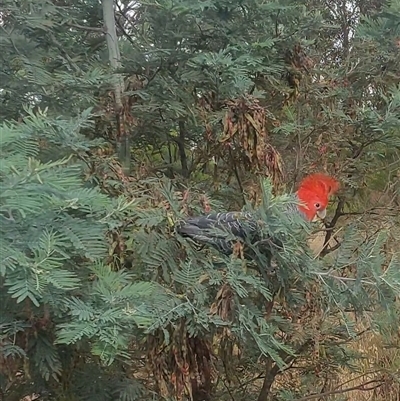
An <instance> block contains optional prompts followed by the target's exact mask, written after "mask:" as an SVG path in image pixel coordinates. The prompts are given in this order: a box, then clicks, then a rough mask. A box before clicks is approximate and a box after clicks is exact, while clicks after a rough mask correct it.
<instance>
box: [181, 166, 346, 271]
mask: <svg viewBox="0 0 400 401" xmlns="http://www.w3.org/2000/svg"><path fill="white" fill-rule="evenodd" d="M339 187H340V184H339V181H338V180H336V179H335V178H333V177H331V176H329V175H326V174H323V173H314V174H310V175H308V176H306V177H305V178H304V179H303V180H302V181H301V182H300V185H299V187H298V190H297V192H296V196H297V200H298V204H297V205H295V207H294V206H293V204H292V205H288V206H283V207H284V208H286V209H285V210H283V211H284V212H285V213H299V214H300V215H301V216H302V217H303V218H304V220H305V221H309V222H312V221H315V220H318V219H322V220H323V219H325V217H326V208H327V206H328V203H329V198H330V196H332V195H333V194H335V193H336V192H337V191H338V190H339ZM175 231H176V233H177V234H178V235H180V236H181V237H183V238H189V239H191V240H192V241H193V242H194V243H196V244H197V245H200V246H206V245H209V246H212V247H214V248H215V249H216V250H218V251H219V252H221V253H222V254H224V255H231V254H232V253H233V252H234V249H235V244H237V243H238V242H239V243H243V244H244V245H245V244H246V243H247V244H251V245H260V247H259V251H260V252H261V253H263V254H265V255H266V256H267V258H268V261H269V262H268V263H269V264H270V260H271V247H273V246H276V247H282V240H281V239H279V238H272V237H267V238H263V236H262V233H261V229H260V225H259V219H258V218H257V216H256V215H255V214H253V213H252V212H248V211H242V212H234V211H233V212H223V213H209V214H205V215H201V216H194V217H188V218H186V219H183V220H181V221H178V222H177V224H176V226H175ZM250 248H252V246H251V247H250ZM250 248H249V247H247V250H245V252H244V256H245V258H246V259H254V258H255V255H254V248H253V251H251V249H250Z"/></svg>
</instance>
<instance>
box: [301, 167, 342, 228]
mask: <svg viewBox="0 0 400 401" xmlns="http://www.w3.org/2000/svg"><path fill="white" fill-rule="evenodd" d="M338 189H339V182H338V181H337V180H336V179H335V178H333V177H330V176H328V175H325V174H321V173H317V174H311V175H309V176H307V177H305V178H304V179H303V181H301V183H300V186H299V189H298V190H297V196H298V198H299V200H300V202H301V205H300V206H299V209H300V211H301V212H303V213H304V215H305V216H306V218H307V220H309V221H313V220H315V219H316V218H317V217H318V218H320V219H324V218H325V216H326V208H327V206H328V202H329V197H330V196H331V195H333V194H334V193H335V192H336V191H337V190H338Z"/></svg>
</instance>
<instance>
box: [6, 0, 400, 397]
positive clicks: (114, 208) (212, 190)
mask: <svg viewBox="0 0 400 401" xmlns="http://www.w3.org/2000/svg"><path fill="white" fill-rule="evenodd" d="M3 3H4V4H3V5H2V6H3V8H2V12H1V18H2V22H1V29H2V32H3V34H4V35H2V37H1V39H0V50H1V52H0V53H1V54H0V58H1V64H2V69H1V71H0V82H1V84H0V86H1V88H0V101H1V107H0V116H1V118H2V124H1V132H0V143H1V147H0V157H1V163H0V180H1V189H2V191H1V194H0V219H1V224H0V233H1V235H0V255H1V263H0V290H1V291H0V304H1V305H2V308H1V313H0V328H1V330H0V362H1V363H0V386H1V392H2V393H1V394H0V396H4V397H5V398H6V399H10V400H16V401H17V400H18V401H19V400H20V399H22V398H23V397H24V396H25V395H27V394H31V393H33V392H37V393H40V394H41V396H42V398H45V397H47V398H48V399H52V400H64V399H68V400H82V401H83V400H85V401H86V400H114V399H119V400H123V401H130V400H132V401H133V400H139V399H141V400H150V399H154V400H155V399H161V397H164V398H167V395H168V396H170V398H171V397H172V399H177V398H179V396H181V395H182V393H183V391H184V390H183V389H186V390H187V389H190V390H191V391H193V392H194V394H193V398H196V397H197V398H198V399H204V398H206V395H207V396H209V397H212V398H215V399H219V400H222V401H223V400H225V399H228V398H229V399H233V398H235V399H236V400H239V399H244V398H248V397H249V396H252V397H253V396H254V398H255V397H257V396H258V398H259V399H265V400H269V399H273V398H274V399H275V398H276V399H292V398H301V397H304V396H305V395H309V394H310V392H311V393H313V392H323V390H322V389H324V388H326V387H327V386H331V387H334V386H336V387H340V386H341V383H340V381H339V379H338V377H339V376H338V375H339V372H340V371H342V370H343V369H347V370H346V374H347V373H348V374H350V373H351V372H354V371H356V370H357V369H359V366H360V365H359V360H360V359H361V358H365V357H368V354H367V353H366V352H365V351H362V350H359V352H358V350H357V349H355V347H354V344H355V343H356V341H357V338H359V337H360V336H361V335H362V333H363V329H365V328H366V330H368V331H369V332H374V333H376V334H380V335H381V338H382V339H384V341H385V343H386V344H389V345H390V346H392V347H396V346H398V344H396V341H395V338H396V336H397V334H395V333H397V328H398V315H399V313H398V305H397V303H396V297H397V296H398V294H399V292H400V273H399V272H400V269H399V267H400V266H399V260H400V259H399V256H398V255H397V254H396V253H395V252H392V250H391V249H390V236H391V235H392V236H395V237H396V236H397V237H396V238H398V235H399V234H398V213H397V211H398V203H396V196H397V197H398V193H399V191H398V185H397V184H398V183H397V181H396V178H395V177H396V174H395V173H396V171H397V169H398V168H399V158H398V154H397V150H398V147H399V145H400V136H399V126H400V124H399V118H400V113H399V110H400V109H399V105H400V103H399V100H400V89H399V87H398V82H399V79H398V78H399V77H398V65H399V54H400V53H399V51H398V50H399V43H398V38H399V25H398V17H399V5H398V1H397V2H396V1H392V2H390V3H388V4H383V2H379V1H378V2H375V1H365V2H354V4H353V7H345V6H344V4H343V7H341V4H339V3H337V2H334V1H328V2H326V1H324V2H321V1H300V0H299V1H290V2H289V1H286V0H279V1H268V2H260V1H254V0H241V1H236V0H230V1H221V0H218V1H214V0H208V1H202V2H198V1H188V0H179V1H174V2H171V1H164V0H162V1H152V0H150V1H146V2H139V3H135V4H133V3H132V2H130V1H121V2H119V3H118V7H117V8H118V18H117V20H118V21H117V22H118V23H117V29H118V33H119V34H120V41H119V42H120V43H119V44H120V49H121V55H122V69H121V73H122V74H123V76H124V78H125V84H126V86H125V89H126V91H125V92H124V94H123V101H124V106H125V108H124V110H123V111H124V115H123V117H124V118H125V119H124V118H123V119H122V120H123V121H122V122H123V123H124V124H125V129H126V131H127V132H128V133H129V134H130V138H129V139H130V141H131V145H132V151H133V154H132V159H133V161H134V163H135V167H134V169H133V171H132V172H131V173H132V174H131V176H130V177H126V176H123V175H122V174H121V172H120V166H119V165H118V164H117V163H116V162H115V157H114V155H113V154H111V155H110V153H107V149H108V148H112V146H113V145H115V139H116V132H117V129H116V127H117V121H116V119H115V118H114V115H113V108H112V96H110V93H109V90H110V88H111V86H110V82H111V78H112V77H111V76H110V74H109V68H108V65H107V61H106V60H108V58H107V55H106V53H107V49H106V48H105V40H104V32H103V31H102V26H103V21H102V13H101V4H100V3H99V2H98V1H78V2H53V1H49V0H44V1H40V2H38V1H30V0H24V1H20V2H18V4H17V3H15V2H14V1H5V2H3ZM378 3H379V4H378ZM381 3H382V4H381ZM249 93H251V94H252V96H253V97H254V98H256V99H258V100H259V101H260V103H259V104H260V107H262V108H263V110H264V111H265V113H266V118H267V119H268V121H267V123H266V124H267V126H268V128H267V131H266V134H267V138H266V141H267V142H268V143H269V142H270V143H271V144H272V145H273V146H274V147H276V148H278V149H279V150H280V152H281V154H282V156H283V159H284V161H285V165H286V170H287V172H289V174H288V176H287V181H288V182H290V183H292V182H294V181H296V180H297V179H298V178H299V177H300V176H302V175H303V174H304V173H307V172H309V171H314V170H323V169H324V168H325V169H326V170H328V171H330V172H332V173H334V174H335V175H336V176H337V177H338V178H339V179H340V180H341V182H342V183H343V189H342V192H341V193H340V198H339V202H337V203H336V202H334V203H333V205H332V206H331V209H330V212H332V214H334V215H335V217H334V218H333V219H332V218H330V219H328V221H327V223H328V226H327V227H326V231H325V236H326V237H325V238H326V239H331V240H332V241H333V242H335V244H336V245H335V247H336V248H337V252H331V253H329V254H328V255H327V256H325V257H320V258H319V257H316V256H314V254H313V253H312V252H311V250H310V249H309V248H308V247H307V244H306V238H307V236H308V235H309V234H310V232H311V229H312V228H315V227H316V226H311V225H309V224H308V223H304V221H302V220H301V219H300V218H299V217H298V216H296V215H295V214H293V213H285V212H284V209H285V210H286V207H290V208H291V209H295V201H294V198H293V197H292V196H288V195H279V194H278V195H273V191H272V187H271V184H270V182H269V181H268V180H265V179H261V181H260V180H259V178H258V177H257V178H256V177H254V176H252V175H251V173H250V172H249V171H245V168H244V166H243V160H242V158H241V156H240V153H239V151H238V149H236V146H232V147H229V149H228V147H226V149H225V148H224V147H223V146H222V144H221V143H220V139H221V138H222V132H223V124H224V121H225V118H226V112H227V102H228V101H230V100H237V99H241V98H246V97H247V96H248V95H249ZM230 117H231V121H233V120H234V119H235V117H237V116H230ZM100 138H106V140H100ZM110 139H111V140H110ZM242 142H243V143H238V146H237V147H240V146H244V145H245V143H244V142H245V141H244V140H243V141H242ZM111 153H112V152H111ZM153 173H156V174H153ZM180 173H181V174H182V175H183V176H184V177H185V178H184V179H183V178H182V177H180V176H179V174H180ZM164 175H165V176H168V177H169V178H168V179H167V178H165V177H164ZM161 176H163V178H160V177H161ZM177 177H179V178H177ZM231 177H234V178H235V180H231ZM388 177H389V178H388ZM211 182H212V183H213V184H214V185H213V187H211V185H210V184H211ZM259 183H261V185H259ZM371 183H373V186H371V185H369V184H371ZM396 185H397V187H396ZM255 187H256V191H255V192H257V193H256V195H257V196H258V198H257V201H259V202H257V201H255V199H254V197H253V198H252V199H251V201H250V200H248V202H247V198H248V197H247V196H246V191H247V192H248V194H249V195H252V190H253V189H254V188H255ZM288 187H289V186H288ZM396 188H397V189H396ZM371 189H373V190H379V191H385V195H386V198H385V200H384V201H383V206H382V205H381V204H379V205H376V204H375V203H374V202H373V197H372V196H371V193H372V191H371ZM242 192H244V193H242ZM275 192H278V191H275ZM275 192H274V193H275ZM360 194H361V195H362V196H360V197H358V195H360ZM205 195H206V196H205ZM354 199H357V201H355V200H354ZM365 199H367V200H368V201H367V204H366V205H365V203H366V202H365V201H364V200H365ZM243 203H244V204H245V205H244V207H243V208H244V209H245V210H249V211H251V212H253V213H254V215H255V216H257V218H259V219H260V220H261V221H262V222H263V224H260V227H261V228H260V229H261V231H262V234H263V235H264V237H268V235H271V234H273V235H274V236H275V237H279V238H280V239H281V240H282V243H283V250H282V249H280V250H278V249H277V250H275V251H273V260H274V264H275V265H276V272H275V273H274V274H270V275H268V276H267V280H265V277H264V276H263V275H262V274H261V272H260V269H263V268H264V267H265V266H266V265H267V259H266V257H265V256H264V255H262V254H258V255H257V258H256V259H257V260H255V261H252V262H248V263H247V264H245V263H243V262H242V261H241V260H240V259H235V258H227V257H224V256H221V255H220V254H218V253H217V252H216V251H215V250H213V249H209V248H204V249H198V248H196V247H194V245H193V244H192V243H190V242H189V241H187V240H184V239H183V238H179V237H177V236H176V234H175V232H174V228H173V226H174V223H175V222H176V221H177V220H178V219H181V218H184V217H186V216H187V215H195V214H198V213H203V212H204V210H209V209H211V210H214V211H224V210H230V209H231V208H232V207H237V208H241V207H242V206H243ZM363 203H364V204H363ZM374 208H377V210H378V211H381V210H384V211H383V212H382V214H381V215H379V218H381V217H382V219H383V220H382V221H383V223H378V222H377V220H376V219H374V214H373V213H375V212H376V210H375V209H374ZM364 209H366V210H364ZM371 211H372V213H369V214H368V212H371ZM344 217H345V218H346V220H345V219H344ZM396 225H397V227H396ZM382 226H384V229H382ZM393 226H394V228H392V227H393ZM396 230H397V231H396ZM327 233H328V234H327ZM328 251H331V248H329V249H328ZM320 256H324V255H323V253H322V254H321V255H320ZM196 341H197V343H196ZM199 343H200V344H201V347H203V348H201V347H199V345H198V344H199ZM196 344H197V345H196ZM196 346H197V348H196ZM235 347H237V349H238V350H239V351H238V352H240V355H241V358H236V355H237V354H238V352H236V351H235V352H234V348H235ZM211 349H212V350H213V354H215V358H214V357H213V358H212V359H213V361H212V364H213V366H212V368H213V369H211V362H210V365H206V363H205V360H207V355H209V354H208V353H207V352H208V351H210V350H211ZM206 351H207V352H206ZM143 359H147V360H146V362H148V365H149V366H150V369H152V372H151V373H152V375H151V377H150V379H145V378H144V377H147V375H146V376H145V367H144V363H143ZM396 363H397V364H398V361H397V362H396V361H395V363H393V366H396ZM371 365H372V364H371ZM149 366H148V367H149ZM293 366H295V367H296V373H292V372H293V370H291V369H290V368H291V367H293ZM373 367H374V366H372V368H373ZM380 368H381V367H379V369H380ZM157 369H159V370H157ZM211 370H213V371H216V372H217V374H218V380H216V379H215V378H213V380H212V385H209V387H207V391H205V392H203V393H201V391H200V387H201V385H203V386H205V387H206V386H207V385H208V383H207V373H209V371H211ZM18 371H20V372H22V374H18V375H17V372H18ZM186 371H188V372H189V374H185V372H186ZM232 372H233V373H232ZM238 372H239V373H238ZM297 372H298V373H297ZM379 372H380V370H379ZM371 374H373V373H371ZM278 375H281V380H280V382H279V383H278V381H276V380H275V378H276V377H277V376H278ZM388 376H389V373H388ZM188 377H190V378H191V379H193V380H191V381H190V382H188V381H185V380H186V379H187V378H188ZM255 377H265V381H264V387H263V390H262V391H263V393H262V392H261V388H262V384H263V383H262V382H261V380H255V379H254V378H255ZM214 379H215V380H214ZM336 379H337V380H338V382H336V383H335V380H336ZM196 380H197V381H198V382H197V387H196V386H195V385H194V384H193V383H194V382H195V381H196ZM384 380H387V378H385V379H384ZM247 381H248V382H249V383H250V382H252V383H254V386H253V387H252V388H251V389H250V387H247V385H246V382H247ZM221 383H223V384H221ZM163 384H165V386H163ZM268 384H269V386H268ZM386 385H387V387H389V386H392V387H394V385H393V383H391V382H389V384H387V383H386ZM168 386H169V387H168ZM171 386H172V387H171ZM166 388H168V389H169V390H168V391H169V393H168V394H166V392H165V391H166V390H165V389H166ZM171 388H172V390H171ZM163 391H164V392H163ZM168 391H167V392H168ZM196 391H197V393H196ZM260 392H261V393H260ZM256 393H258V394H256ZM46 394H47V395H46ZM205 394H206V395H205ZM227 394H228V395H229V397H228V398H227ZM173 396H175V398H173ZM186 396H187V394H186V395H185V397H186ZM201 397H202V398H201ZM187 399H188V397H187ZM383 399H385V398H383Z"/></svg>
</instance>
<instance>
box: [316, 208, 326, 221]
mask: <svg viewBox="0 0 400 401" xmlns="http://www.w3.org/2000/svg"><path fill="white" fill-rule="evenodd" d="M317 216H318V217H319V218H320V219H321V220H323V219H324V218H325V217H326V209H322V210H318V212H317Z"/></svg>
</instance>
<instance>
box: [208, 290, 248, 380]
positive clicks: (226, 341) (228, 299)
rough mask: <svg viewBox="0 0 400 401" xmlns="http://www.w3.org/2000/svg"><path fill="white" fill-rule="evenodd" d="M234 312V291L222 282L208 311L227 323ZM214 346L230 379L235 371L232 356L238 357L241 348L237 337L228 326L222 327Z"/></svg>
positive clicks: (232, 317)
mask: <svg viewBox="0 0 400 401" xmlns="http://www.w3.org/2000/svg"><path fill="white" fill-rule="evenodd" d="M234 312H235V303H234V293H233V291H232V288H231V287H230V286H229V284H224V285H223V286H222V287H221V288H220V289H219V291H218V293H217V295H216V296H215V300H214V302H213V304H212V305H211V307H210V313H211V314H212V315H218V316H219V317H220V318H221V319H222V320H224V321H226V322H227V323H228V322H232V321H233V319H234ZM214 347H215V348H216V349H217V350H218V356H219V358H220V360H221V362H222V363H223V365H224V368H225V373H226V376H227V380H228V381H231V380H232V378H233V377H234V373H235V372H234V369H235V365H234V364H233V363H232V361H233V359H232V358H233V357H237V358H240V356H241V349H240V344H239V342H238V340H237V338H236V337H235V336H234V335H233V334H232V332H231V330H230V328H229V326H225V327H223V328H222V329H221V330H220V331H219V332H218V333H217V334H216V335H215V337H214Z"/></svg>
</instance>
